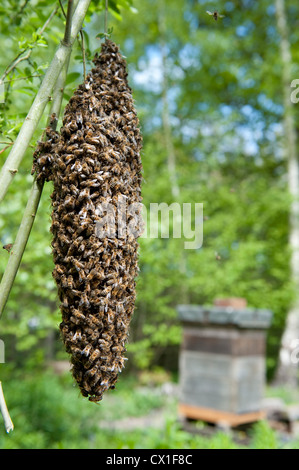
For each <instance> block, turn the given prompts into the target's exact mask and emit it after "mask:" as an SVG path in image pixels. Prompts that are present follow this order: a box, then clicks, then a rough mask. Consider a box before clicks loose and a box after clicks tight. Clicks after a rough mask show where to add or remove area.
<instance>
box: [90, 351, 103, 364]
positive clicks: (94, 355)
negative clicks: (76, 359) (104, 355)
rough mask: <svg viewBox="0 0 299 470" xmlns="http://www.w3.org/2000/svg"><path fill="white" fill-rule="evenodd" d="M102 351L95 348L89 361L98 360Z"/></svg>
mask: <svg viewBox="0 0 299 470" xmlns="http://www.w3.org/2000/svg"><path fill="white" fill-rule="evenodd" d="M100 355H101V353H100V351H99V350H98V349H95V350H94V351H93V353H92V354H91V355H90V358H89V361H88V362H89V363H90V364H92V363H93V362H94V361H96V360H97V359H98V358H99V357H100Z"/></svg>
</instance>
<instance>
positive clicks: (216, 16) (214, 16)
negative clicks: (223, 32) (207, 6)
mask: <svg viewBox="0 0 299 470" xmlns="http://www.w3.org/2000/svg"><path fill="white" fill-rule="evenodd" d="M207 14H208V15H210V16H213V18H214V20H215V21H217V20H218V18H224V16H225V15H219V13H218V11H216V10H215V11H213V12H211V11H208V10H207Z"/></svg>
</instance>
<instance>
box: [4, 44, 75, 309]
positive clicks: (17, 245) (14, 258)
mask: <svg viewBox="0 0 299 470" xmlns="http://www.w3.org/2000/svg"><path fill="white" fill-rule="evenodd" d="M70 55H71V48H69V49H68V55H67V57H66V62H65V66H64V67H63V69H62V71H61V73H60V75H59V77H58V80H57V82H56V86H55V90H54V93H53V101H52V106H51V110H50V113H49V118H48V125H49V124H50V119H51V115H52V114H53V113H55V114H56V116H57V117H58V116H59V114H60V109H61V104H62V99H63V90H64V86H65V81H66V77H67V70H68V65H69V60H70ZM56 126H57V120H56V121H55V123H53V124H52V129H53V130H55V129H56ZM43 187H44V181H43V180H40V181H37V179H36V177H35V179H34V181H33V185H32V188H31V192H30V195H29V199H28V202H27V206H26V209H25V212H24V214H23V218H22V221H21V225H20V227H19V230H18V233H17V236H16V240H15V242H14V244H13V250H12V251H11V253H10V256H9V260H8V263H7V266H6V269H5V272H4V274H3V276H2V279H1V283H0V318H1V315H2V313H3V310H4V308H5V305H6V303H7V300H8V297H9V294H10V291H11V289H12V286H13V283H14V280H15V277H16V275H17V272H18V269H19V267H20V263H21V260H22V257H23V254H24V251H25V248H26V245H27V242H28V239H29V236H30V233H31V230H32V226H33V223H34V219H35V215H36V213H37V209H38V206H39V202H40V198H41V194H42V191H43Z"/></svg>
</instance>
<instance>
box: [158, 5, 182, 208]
mask: <svg viewBox="0 0 299 470" xmlns="http://www.w3.org/2000/svg"><path fill="white" fill-rule="evenodd" d="M160 5H161V6H160V11H159V18H158V20H159V32H160V48H161V56H162V104H163V108H162V123H163V133H164V139H165V147H166V152H167V165H168V172H169V179H170V185H171V193H172V196H173V198H174V199H175V198H177V197H178V196H179V194H180V189H179V186H178V183H177V176H176V158H175V149H174V145H173V140H172V133H171V125H170V114H169V103H168V70H167V47H166V38H165V34H166V25H165V5H164V1H161V4H160Z"/></svg>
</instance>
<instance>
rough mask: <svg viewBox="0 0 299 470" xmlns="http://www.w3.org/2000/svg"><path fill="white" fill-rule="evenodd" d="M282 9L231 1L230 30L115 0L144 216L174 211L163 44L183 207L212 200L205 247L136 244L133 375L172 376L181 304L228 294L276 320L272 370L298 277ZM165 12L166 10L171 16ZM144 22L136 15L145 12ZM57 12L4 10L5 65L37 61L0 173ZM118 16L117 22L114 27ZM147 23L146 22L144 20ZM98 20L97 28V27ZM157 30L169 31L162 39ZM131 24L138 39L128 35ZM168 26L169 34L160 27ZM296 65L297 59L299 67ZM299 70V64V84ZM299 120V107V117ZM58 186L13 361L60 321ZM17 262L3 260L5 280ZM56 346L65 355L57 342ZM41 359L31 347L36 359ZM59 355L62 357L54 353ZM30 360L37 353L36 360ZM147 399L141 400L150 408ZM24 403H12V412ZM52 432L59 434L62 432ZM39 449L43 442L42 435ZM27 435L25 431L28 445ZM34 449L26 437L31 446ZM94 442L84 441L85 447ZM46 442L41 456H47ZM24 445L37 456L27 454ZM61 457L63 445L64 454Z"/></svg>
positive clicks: (13, 83)
mask: <svg viewBox="0 0 299 470" xmlns="http://www.w3.org/2000/svg"><path fill="white" fill-rule="evenodd" d="M272 3H273V2H271V1H270V0H263V1H261V2H254V1H253V0H246V1H245V0H243V1H242V2H241V5H242V7H241V8H240V2H237V1H236V0H233V1H231V2H226V3H225V5H224V10H225V14H226V16H225V18H224V19H223V21H221V22H220V21H219V22H215V21H214V20H213V19H212V18H211V17H209V16H208V15H206V13H205V11H206V10H207V9H211V8H212V7H211V4H210V2H207V1H200V2H197V1H195V0H189V1H187V2H186V1H182V0H176V1H175V2H167V7H166V2H149V1H148V0H146V1H142V2H141V1H140V0H136V1H135V2H134V7H133V4H132V2H131V1H127V0H121V1H115V2H110V1H109V5H110V6H111V15H109V27H110V28H113V32H112V39H113V40H115V41H117V42H118V43H120V44H121V49H122V51H123V53H124V55H125V56H126V57H127V61H128V64H129V68H130V74H129V80H130V83H131V85H132V87H133V90H134V96H135V98H136V105H137V108H138V111H139V116H140V119H141V125H142V130H143V135H144V151H143V165H144V184H143V197H144V204H145V206H146V207H149V204H150V203H153V202H158V203H160V202H166V203H168V204H171V203H172V202H174V199H173V197H172V195H171V190H170V189H171V188H170V178H169V172H168V167H167V158H168V154H167V149H166V145H165V129H164V128H163V122H162V107H163V106H162V92H163V76H162V73H161V70H162V59H161V57H162V53H161V50H162V46H163V44H162V43H163V40H165V42H166V52H167V54H166V55H167V57H166V77H164V78H166V79H167V97H168V103H169V114H170V116H169V117H170V123H171V138H172V142H173V145H174V149H175V157H176V173H177V176H178V181H179V188H180V195H179V198H178V199H177V202H180V203H183V202H191V203H196V202H203V204H204V216H205V220H204V243H203V247H202V248H201V249H199V250H185V249H183V242H184V240H180V239H174V238H170V239H162V238H158V239H150V238H143V239H141V240H140V245H141V246H140V267H141V272H140V277H139V279H138V298H137V307H136V312H135V315H134V319H133V322H132V327H131V336H130V344H129V348H128V352H129V354H130V355H131V358H132V359H131V360H130V361H128V362H129V364H134V366H136V367H139V368H148V367H149V366H150V365H152V364H163V361H165V357H168V364H170V366H171V367H172V369H173V370H175V369H176V368H177V356H176V355H175V354H173V352H174V350H176V351H177V350H178V346H179V344H180V341H181V329H180V325H179V324H178V321H177V314H176V309H175V307H176V305H177V304H178V303H189V302H191V303H198V304H212V302H213V300H214V298H215V297H219V296H244V297H246V298H247V300H248V303H249V305H250V306H253V307H257V308H270V309H271V310H272V311H273V314H274V317H273V325H272V328H271V330H270V332H269V335H268V362H267V365H268V374H269V376H271V375H272V374H273V372H274V369H275V365H276V360H277V350H278V345H279V340H280V335H281V331H282V329H283V326H284V319H285V314H286V312H287V310H288V307H289V305H290V303H291V300H292V296H293V286H292V283H291V282H290V273H289V258H290V256H289V255H290V253H289V248H288V215H289V202H290V201H289V197H288V195H287V183H286V176H285V175H286V162H285V161H284V160H283V158H282V139H283V135H282V128H281V119H282V103H281V93H280V86H281V85H280V84H281V77H280V73H281V69H280V62H279V54H278V46H279V38H278V36H277V32H276V23H275V11H274V9H273V4H272ZM163 5H164V7H163ZM135 8H137V10H138V14H136V10H135ZM287 8H288V20H289V29H290V41H291V44H292V53H293V58H294V63H296V60H297V59H298V51H299V48H298V47H297V46H298V37H297V36H298V35H297V34H296V31H297V30H298V14H297V13H298V6H297V5H294V4H293V3H292V2H290V1H289V2H287ZM53 9H54V6H53V5H52V4H49V2H45V1H41V0H35V1H34V2H22V3H21V4H20V2H16V1H14V0H6V1H5V2H2V5H1V7H0V22H1V32H0V41H1V45H2V50H3V55H2V57H3V61H2V63H3V66H2V69H1V72H0V75H3V74H4V73H5V67H6V66H9V65H10V64H12V61H13V60H14V59H15V58H16V57H17V56H18V54H19V52H20V51H22V54H23V55H22V56H21V57H23V56H25V55H26V54H27V53H28V52H30V56H29V57H28V59H26V60H23V61H21V62H19V64H18V65H17V66H16V67H14V68H13V69H12V71H11V72H10V73H9V74H8V75H7V76H6V77H5V82H6V83H5V94H6V96H5V98H6V99H5V103H4V104H3V105H1V104H0V107H1V115H0V132H1V142H5V144H1V145H0V148H1V153H0V163H1V164H2V163H3V162H4V159H5V158H6V156H7V155H8V152H9V149H10V146H11V142H12V141H13V140H14V139H15V137H16V135H17V132H18V130H19V128H20V126H21V124H22V122H23V120H24V118H25V116H26V112H27V110H28V109H29V106H30V104H31V102H32V99H33V96H34V95H35V93H36V91H37V89H38V87H39V85H40V80H41V78H42V75H43V74H44V72H45V69H46V68H47V65H48V62H49V58H50V57H52V55H53V53H54V50H55V48H56V47H57V45H58V43H59V41H60V40H61V39H62V35H63V26H64V16H63V14H62V12H61V11H60V9H58V10H57V13H56V15H55V16H54V17H53V18H52V20H51V23H50V24H49V25H48V27H46V28H45V30H44V31H43V32H42V34H41V32H40V31H41V28H42V27H43V25H44V24H45V22H46V21H47V19H48V18H49V17H50V15H51V12H52V11H53ZM120 13H122V21H119V19H120V18H119V16H120ZM140 19H142V21H141V20H140ZM157 19H159V20H160V22H159V21H157ZM99 22H100V23H102V26H99ZM161 22H162V23H163V22H164V23H165V25H166V30H165V32H164V36H163V35H162V34H161ZM132 25H134V27H133V28H132ZM159 25H160V26H159ZM103 26H104V18H103V2H99V1H95V2H92V5H91V8H90V11H89V14H88V16H87V18H86V23H85V26H84V29H83V34H84V38H85V48H86V60H87V68H88V69H90V68H91V66H92V62H91V59H92V57H93V54H94V52H95V51H96V50H97V49H98V48H99V44H100V43H99V39H97V36H98V34H99V33H101V32H102V31H103ZM297 63H298V60H297ZM297 71H298V66H296V65H294V73H296V72H297ZM82 74H83V68H82V51H81V45H80V41H77V42H76V43H75V45H74V51H73V55H72V60H71V64H70V69H69V75H68V80H67V87H66V90H65V100H64V105H65V104H66V102H67V100H68V99H69V97H70V96H71V94H72V92H73V90H74V89H75V88H76V86H77V84H78V83H79V82H81V81H82ZM294 111H295V113H296V116H297V115H298V108H296V109H295V110H294ZM45 122H46V121H45V117H44V118H43V120H42V121H41V123H40V125H39V128H38V130H37V132H36V134H35V136H34V140H33V142H32V147H31V148H30V149H29V150H28V151H27V153H26V156H25V158H24V160H23V162H22V166H21V168H20V171H19V173H18V174H17V175H16V177H15V180H14V184H13V185H12V186H11V187H10V190H9V193H8V194H7V196H6V199H5V201H4V204H2V205H1V207H0V239H1V243H2V244H6V243H11V242H13V240H14V238H15V235H16V231H17V228H18V225H19V223H20V220H21V214H22V210H23V209H24V206H25V204H26V200H27V197H28V192H29V188H30V186H31V182H32V178H31V176H30V170H31V164H32V152H33V148H34V147H35V143H36V140H37V139H40V137H41V134H42V130H43V127H44V126H45ZM51 192H52V188H51V187H50V185H48V186H46V187H45V190H44V193H43V197H42V201H41V204H40V208H39V212H38V216H37V218H36V221H35V225H34V229H33V232H32V235H31V238H30V240H29V243H28V245H27V249H26V252H25V256H24V258H23V262H22V264H21V267H20V271H19V273H18V276H17V278H16V282H15V285H14V288H13V291H12V293H11V296H10V299H9V302H8V304H7V308H6V311H5V313H4V315H3V318H2V320H1V337H5V338H6V339H7V341H6V344H8V343H10V345H9V348H8V349H9V354H10V356H11V360H13V359H15V358H16V357H17V358H18V364H19V365H20V366H21V364H23V367H24V369H25V370H26V367H27V364H25V363H24V361H23V360H22V357H21V356H23V354H22V353H21V354H20V351H21V352H23V351H24V352H26V354H24V357H26V358H28V355H29V353H30V354H31V361H32V360H37V358H38V360H39V361H40V362H42V361H43V359H44V358H43V357H40V353H41V351H42V352H43V353H42V354H43V355H45V354H46V352H47V351H46V350H45V349H44V344H45V343H44V339H45V338H47V337H48V335H49V333H50V332H51V331H57V326H58V323H59V321H60V319H59V313H58V309H57V293H56V288H55V286H54V282H53V280H52V276H51V271H52V269H53V262H52V257H51V247H50V243H51V237H50V234H49V226H50V194H51ZM8 256H9V254H8V253H7V252H6V251H4V250H3V251H2V250H1V252H0V272H1V273H2V272H3V271H4V269H5V265H6V262H7V258H8ZM56 344H57V343H56ZM34 348H35V349H34ZM53 349H54V350H57V349H59V346H56V345H55V347H53ZM32 350H33V351H35V352H34V353H32V352H31V351H32ZM141 401H142V400H141ZM16 405H17V401H16ZM53 426H54V425H53ZM30 432H32V433H33V435H32V436H33V437H32V439H33V440H34V439H35V437H34V436H35V434H34V432H35V431H34V430H33V429H31V431H30ZM28 436H30V433H28ZM28 439H29V440H30V437H28ZM86 439H87V437H86ZM45 442H46V437H42V442H41V443H40V445H44V444H45ZM28 445H29V444H28ZM57 445H58V444H57Z"/></svg>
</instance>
